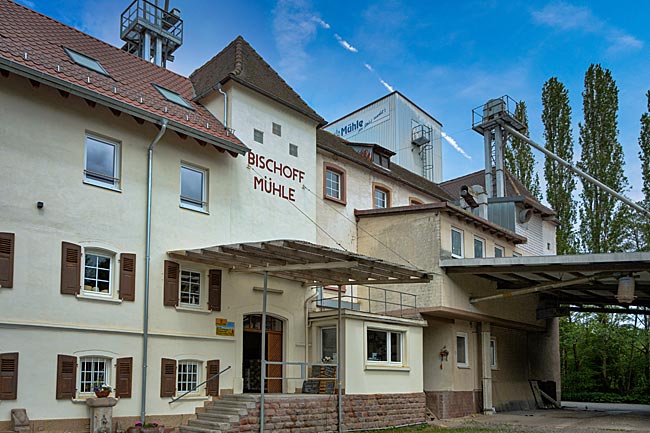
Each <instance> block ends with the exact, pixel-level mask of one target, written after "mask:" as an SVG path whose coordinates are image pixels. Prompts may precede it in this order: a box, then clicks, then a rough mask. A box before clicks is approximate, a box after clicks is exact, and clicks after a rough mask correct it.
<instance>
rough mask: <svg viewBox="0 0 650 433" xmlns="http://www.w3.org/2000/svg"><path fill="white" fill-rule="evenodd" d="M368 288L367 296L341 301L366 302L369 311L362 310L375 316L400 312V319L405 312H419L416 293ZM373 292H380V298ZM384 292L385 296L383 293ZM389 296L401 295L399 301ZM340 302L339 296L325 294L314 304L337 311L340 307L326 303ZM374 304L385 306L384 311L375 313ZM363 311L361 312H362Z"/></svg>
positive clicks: (345, 298) (351, 295)
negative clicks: (326, 302)
mask: <svg viewBox="0 0 650 433" xmlns="http://www.w3.org/2000/svg"><path fill="white" fill-rule="evenodd" d="M365 287H367V288H368V293H367V296H362V295H360V294H359V293H357V294H354V295H353V294H350V295H342V296H341V300H342V301H343V300H349V301H346V302H350V303H355V301H365V302H366V303H367V305H366V307H367V311H366V309H362V310H363V311H364V312H367V313H374V314H388V313H389V312H390V313H395V312H399V315H400V317H404V312H405V311H409V310H413V311H417V310H418V307H417V294H415V293H408V292H400V291H397V290H391V289H386V288H383V287H369V286H365ZM372 291H379V296H376V295H375V296H373V294H372ZM382 292H383V296H382V294H381V293H382ZM389 294H390V295H391V297H396V296H398V295H399V300H397V299H395V300H392V299H390V298H389ZM337 300H338V296H331V297H330V296H326V295H325V293H323V295H322V296H320V297H317V298H315V299H314V300H313V301H312V302H314V303H315V304H316V305H317V306H318V307H320V308H328V309H337V308H338V306H335V305H326V304H325V301H331V302H336V301H337ZM407 300H412V303H410V302H409V301H407ZM373 304H375V305H376V304H379V306H381V305H383V307H384V308H383V311H382V310H375V311H373ZM390 307H395V309H389V308H390ZM342 308H343V309H346V307H342ZM360 311H361V310H360Z"/></svg>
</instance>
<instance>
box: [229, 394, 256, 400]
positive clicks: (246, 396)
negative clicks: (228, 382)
mask: <svg viewBox="0 0 650 433" xmlns="http://www.w3.org/2000/svg"><path fill="white" fill-rule="evenodd" d="M222 398H223V399H224V400H240V401H260V396H259V395H258V394H226V395H223V396H222Z"/></svg>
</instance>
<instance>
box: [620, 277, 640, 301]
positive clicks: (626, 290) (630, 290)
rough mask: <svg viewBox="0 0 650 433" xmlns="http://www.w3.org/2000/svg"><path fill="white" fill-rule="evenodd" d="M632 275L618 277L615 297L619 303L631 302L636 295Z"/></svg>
mask: <svg viewBox="0 0 650 433" xmlns="http://www.w3.org/2000/svg"><path fill="white" fill-rule="evenodd" d="M634 285H635V283H634V277H632V276H627V277H620V278H619V279H618V294H617V295H616V299H618V302H619V303H621V304H631V303H632V302H633V301H634V299H636V296H634Z"/></svg>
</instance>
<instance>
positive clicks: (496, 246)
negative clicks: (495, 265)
mask: <svg viewBox="0 0 650 433" xmlns="http://www.w3.org/2000/svg"><path fill="white" fill-rule="evenodd" d="M497 250H499V251H501V256H500V257H505V256H506V249H505V248H503V247H502V246H501V245H495V246H494V257H499V256H497Z"/></svg>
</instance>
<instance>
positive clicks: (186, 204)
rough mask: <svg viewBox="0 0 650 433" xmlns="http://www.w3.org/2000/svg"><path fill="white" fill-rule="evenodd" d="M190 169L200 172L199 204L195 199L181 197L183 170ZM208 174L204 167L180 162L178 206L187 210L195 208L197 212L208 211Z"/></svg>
mask: <svg viewBox="0 0 650 433" xmlns="http://www.w3.org/2000/svg"><path fill="white" fill-rule="evenodd" d="M184 169H185V170H190V171H194V172H197V173H201V175H202V180H203V184H202V185H201V204H200V205H199V204H198V203H197V201H196V200H195V199H193V198H190V197H183V195H182V192H183V170H184ZM208 175H209V172H208V170H207V169H205V168H201V167H197V166H196V165H192V164H188V163H186V162H181V168H180V178H179V179H180V185H179V190H180V191H181V194H179V197H180V207H182V208H184V209H189V210H195V211H199V212H204V213H207V212H208Z"/></svg>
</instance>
